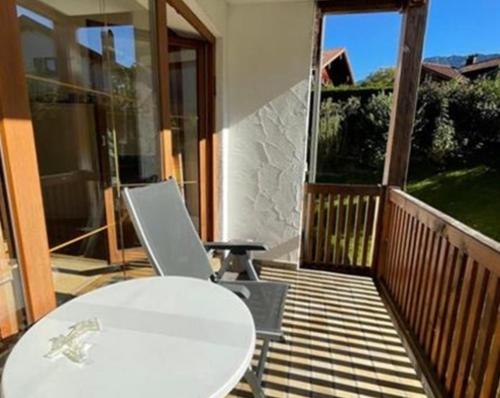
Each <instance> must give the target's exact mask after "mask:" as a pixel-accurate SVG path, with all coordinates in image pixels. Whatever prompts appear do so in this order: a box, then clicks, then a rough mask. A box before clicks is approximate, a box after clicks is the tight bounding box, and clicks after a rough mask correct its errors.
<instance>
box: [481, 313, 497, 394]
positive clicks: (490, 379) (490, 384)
mask: <svg viewBox="0 0 500 398" xmlns="http://www.w3.org/2000/svg"><path fill="white" fill-rule="evenodd" d="M499 374H500V314H499V313H497V320H496V325H495V329H494V332H493V339H492V342H491V349H490V350H489V357H488V367H487V368H486V370H485V372H484V377H483V383H482V387H481V392H480V394H479V396H480V397H495V394H497V392H498V377H499Z"/></svg>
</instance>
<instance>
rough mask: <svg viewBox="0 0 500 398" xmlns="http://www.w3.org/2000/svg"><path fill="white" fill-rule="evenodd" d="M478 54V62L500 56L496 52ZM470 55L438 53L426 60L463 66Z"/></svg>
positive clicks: (425, 60)
mask: <svg viewBox="0 0 500 398" xmlns="http://www.w3.org/2000/svg"><path fill="white" fill-rule="evenodd" d="M475 55H477V62H485V61H489V60H490V59H494V58H500V54H499V53H494V54H475ZM468 57H469V56H468V55H437V56H432V57H427V58H425V59H424V62H429V63H435V64H440V65H448V66H451V67H453V68H461V67H462V66H464V65H465V62H466V61H467V58H468Z"/></svg>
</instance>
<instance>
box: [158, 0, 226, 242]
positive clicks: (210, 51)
mask: <svg viewBox="0 0 500 398" xmlns="http://www.w3.org/2000/svg"><path fill="white" fill-rule="evenodd" d="M155 3H156V9H155V12H156V21H157V26H156V29H157V35H156V38H157V42H158V43H157V50H158V56H157V59H158V71H159V75H158V80H159V87H160V104H161V108H160V109H161V123H162V126H161V127H162V128H161V131H160V137H161V147H162V164H163V170H165V174H164V175H163V177H164V178H165V179H166V178H169V177H170V176H172V175H173V170H174V167H173V165H174V162H173V156H172V147H173V146H172V131H171V122H170V117H171V114H170V104H169V103H170V98H169V82H168V80H169V65H168V62H169V60H168V45H169V36H168V31H167V29H168V28H167V25H168V20H167V9H166V8H167V7H166V6H167V4H168V5H170V6H171V7H173V8H174V9H175V10H176V11H177V12H178V13H179V14H180V15H182V17H184V18H185V19H186V21H187V22H189V23H190V24H191V25H192V26H193V27H194V28H195V29H196V30H197V31H198V33H199V34H200V35H201V37H202V39H203V41H204V42H205V43H206V44H205V50H204V52H205V54H204V56H205V61H206V71H199V73H203V72H205V73H206V74H207V75H208V77H206V82H207V84H206V87H204V89H205V90H206V92H205V93H202V94H203V97H204V98H206V99H207V101H206V102H205V103H203V104H201V105H202V108H203V110H204V120H203V123H204V124H205V125H204V129H203V130H204V131H206V136H205V137H201V138H202V139H200V144H199V154H200V169H199V170H200V175H199V177H200V236H201V238H202V239H203V240H213V239H214V238H215V237H216V236H217V235H218V230H219V228H218V225H217V221H218V203H219V198H218V190H217V189H215V187H216V186H218V185H217V184H218V180H219V173H218V161H219V159H218V155H217V154H218V150H217V149H218V136H217V134H216V133H215V41H216V40H215V36H214V35H213V34H212V33H211V32H210V30H209V29H208V28H207V27H206V26H205V25H204V24H203V22H202V21H201V20H200V19H199V18H198V17H197V16H196V15H195V14H194V13H193V11H192V10H191V9H190V8H189V7H188V6H187V5H186V3H185V2H184V1H183V0H155ZM176 40H180V39H176ZM198 81H200V77H198ZM200 97H201V96H200Z"/></svg>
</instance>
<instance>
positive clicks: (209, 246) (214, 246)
mask: <svg viewBox="0 0 500 398" xmlns="http://www.w3.org/2000/svg"><path fill="white" fill-rule="evenodd" d="M203 246H205V250H229V251H230V252H231V253H234V254H239V253H242V254H244V252H249V251H264V250H268V249H269V248H268V247H267V245H265V244H264V243H261V242H251V241H250V242H247V241H229V242H204V243H203Z"/></svg>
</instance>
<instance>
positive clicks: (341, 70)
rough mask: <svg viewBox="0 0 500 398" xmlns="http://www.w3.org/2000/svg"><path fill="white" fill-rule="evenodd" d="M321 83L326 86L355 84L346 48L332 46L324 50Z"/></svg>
mask: <svg viewBox="0 0 500 398" xmlns="http://www.w3.org/2000/svg"><path fill="white" fill-rule="evenodd" d="M321 83H322V84H323V85H325V86H326V85H333V86H338V85H341V84H354V74H353V71H352V67H351V63H350V62H349V57H348V56H347V50H346V49H345V48H331V49H329V50H325V51H323V54H322V59H321Z"/></svg>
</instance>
